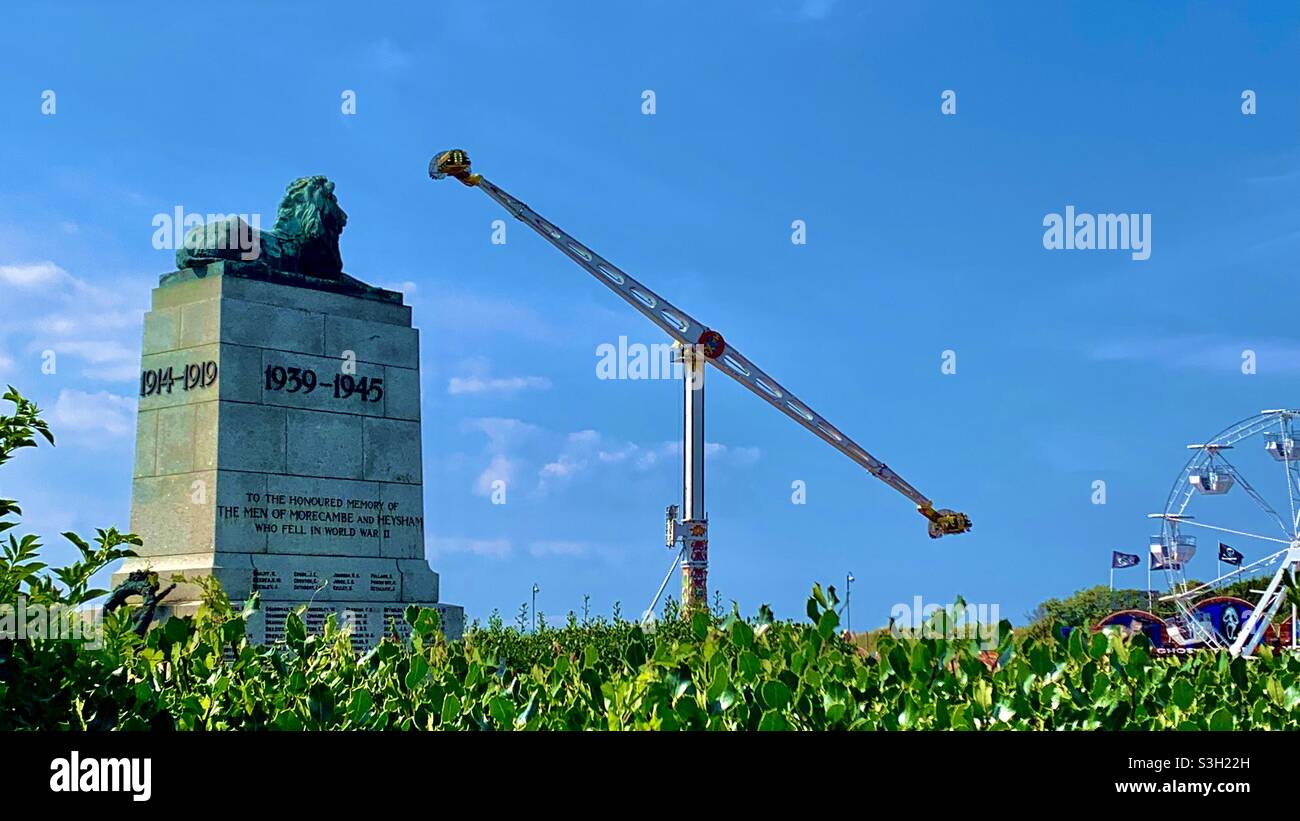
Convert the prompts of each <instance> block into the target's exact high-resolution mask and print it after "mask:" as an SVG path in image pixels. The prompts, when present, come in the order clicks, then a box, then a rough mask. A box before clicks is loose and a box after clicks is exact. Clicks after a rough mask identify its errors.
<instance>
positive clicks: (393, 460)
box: [362, 419, 423, 484]
mask: <svg viewBox="0 0 1300 821" xmlns="http://www.w3.org/2000/svg"><path fill="white" fill-rule="evenodd" d="M362 427H363V428H364V430H365V462H366V464H365V478H367V479H373V480H374V481H377V482H405V483H407V484H419V483H420V482H422V481H423V476H422V472H421V471H422V469H421V459H420V423H419V422H407V421H405V420H401V419H365V420H364V421H363V423H362Z"/></svg>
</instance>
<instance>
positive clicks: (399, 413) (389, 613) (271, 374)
mask: <svg viewBox="0 0 1300 821" xmlns="http://www.w3.org/2000/svg"><path fill="white" fill-rule="evenodd" d="M340 213H341V212H340ZM340 230H341V229H340ZM178 256H179V255H178ZM419 345H420V343H419V334H418V332H417V331H416V330H415V329H414V328H412V327H411V309H410V307H409V306H406V305H404V304H402V296H401V294H398V293H395V292H392V291H385V290H382V289H378V288H373V287H370V286H367V285H364V284H363V283H360V282H359V281H357V280H355V279H352V278H351V277H348V276H347V275H346V274H341V273H339V274H336V275H334V276H333V277H329V278H319V277H314V276H307V275H300V274H294V273H286V272H274V271H270V272H268V271H266V270H264V269H261V268H257V267H250V266H248V265H245V264H242V263H239V262H235V261H227V260H216V261H209V262H207V264H197V263H196V262H191V263H190V264H189V267H185V268H182V269H181V270H179V271H176V272H174V273H171V274H167V275H165V276H163V277H162V279H161V282H160V284H159V286H158V288H156V289H155V290H154V292H153V303H152V310H150V311H149V313H148V314H146V315H145V322H144V351H143V360H142V368H141V377H140V385H139V391H140V399H139V416H138V427H137V433H136V455H135V472H134V479H133V483H132V505H131V529H132V530H133V531H134V532H135V533H137V534H139V535H140V536H141V537H142V538H143V540H144V546H143V548H140V549H138V551H137V552H138V553H139V554H140V556H139V557H138V558H135V559H129V560H127V562H126V563H125V564H124V566H123V567H122V568H121V570H120V571H119V572H118V573H117V574H116V575H115V576H114V582H115V583H117V582H119V581H120V580H121V579H124V578H126V575H127V574H128V573H129V572H130V571H132V570H139V569H149V570H152V571H154V572H157V573H158V575H159V576H160V577H161V578H162V579H163V580H164V581H165V580H167V579H168V578H170V577H171V576H173V575H174V574H183V575H185V576H187V577H194V576H200V575H211V576H215V577H216V578H217V579H218V580H219V581H220V582H221V584H222V586H223V588H224V589H225V591H226V593H227V594H228V595H229V596H230V599H231V600H232V602H235V603H236V604H237V605H238V603H240V602H242V601H243V600H244V599H245V598H246V597H247V596H248V595H249V594H250V593H252V592H254V591H256V592H258V593H259V594H260V598H261V601H262V611H261V613H260V614H259V616H257V617H256V618H255V619H254V622H253V624H252V625H251V626H250V631H251V638H252V639H253V640H255V641H259V642H265V641H274V640H276V639H277V638H279V637H280V636H281V635H282V633H283V629H284V619H285V616H286V615H287V614H288V612H289V611H290V610H291V609H292V608H293V607H295V606H297V605H300V604H307V603H310V607H309V609H308V611H307V614H306V621H307V624H308V627H309V628H313V627H319V626H320V624H321V623H322V622H323V621H324V619H325V617H326V616H327V615H328V614H329V613H335V614H338V618H339V621H340V623H344V622H346V623H347V624H349V625H350V626H351V628H352V630H353V639H354V642H355V644H356V646H357V647H359V648H366V647H370V646H372V645H373V644H374V643H375V642H376V641H377V640H378V639H379V638H380V637H381V636H382V635H384V634H385V632H386V631H387V629H388V625H389V623H390V621H391V622H395V623H396V625H397V627H398V629H399V631H400V630H402V629H403V628H404V625H403V618H402V614H403V610H404V608H405V607H406V606H407V605H408V604H419V605H421V606H424V607H430V608H436V609H437V610H438V611H439V612H440V614H441V616H442V619H443V626H444V629H445V631H446V633H447V635H448V636H450V637H453V638H455V637H459V636H460V633H461V630H462V628H463V623H464V613H463V610H462V608H460V607H458V606H455V605H448V604H443V603H441V602H440V601H439V594H438V574H436V573H435V572H433V570H432V569H430V567H429V565H428V563H427V562H426V560H425V558H424V503H423V495H422V476H421V447H420V357H419ZM198 598H199V590H198V587H197V586H196V585H194V584H181V585H180V586H178V587H177V588H176V590H174V591H173V592H172V593H171V594H170V595H169V596H168V597H167V599H166V601H165V602H164V604H165V605H166V606H167V607H168V609H169V610H170V612H172V613H182V614H184V613H188V612H192V611H193V610H194V609H196V608H197V605H198Z"/></svg>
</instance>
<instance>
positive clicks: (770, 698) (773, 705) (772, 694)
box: [761, 681, 790, 710]
mask: <svg viewBox="0 0 1300 821" xmlns="http://www.w3.org/2000/svg"><path fill="white" fill-rule="evenodd" d="M761 692H762V696H763V703H764V704H765V705H767V706H768V707H769V708H770V709H773V710H780V709H783V708H785V706H786V705H787V704H789V703H790V688H789V687H786V686H785V683H784V682H781V681H768V682H764V683H763V687H762V689H761Z"/></svg>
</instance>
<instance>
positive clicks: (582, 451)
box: [538, 430, 761, 491]
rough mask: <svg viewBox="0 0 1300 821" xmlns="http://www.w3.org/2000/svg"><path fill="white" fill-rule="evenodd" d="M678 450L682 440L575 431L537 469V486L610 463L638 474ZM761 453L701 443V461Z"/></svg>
mask: <svg viewBox="0 0 1300 821" xmlns="http://www.w3.org/2000/svg"><path fill="white" fill-rule="evenodd" d="M681 452H682V443H681V442H661V443H659V444H658V445H639V444H637V443H635V442H619V441H611V440H609V439H608V438H607V437H605V436H603V435H602V434H601V433H600V432H599V431H594V430H581V431H575V432H574V433H570V434H569V435H568V437H567V438H566V439H565V443H564V446H563V448H562V449H561V451H560V453H559V455H557V456H556V457H555V458H554V459H552V460H551V461H549V462H546V463H545V464H543V465H542V467H541V470H540V471H538V479H539V482H538V486H539V489H540V490H543V491H545V490H547V489H548V488H549V487H551V486H552V485H554V484H556V483H557V482H560V481H565V480H569V479H572V478H574V477H576V476H578V475H580V474H583V473H586V472H588V471H591V470H596V469H599V468H603V467H607V466H613V465H628V466H629V467H631V469H632V470H633V471H635V472H637V473H645V472H647V471H650V470H653V469H654V468H656V467H658V466H659V465H660V464H662V463H664V462H666V461H676V460H677V459H680V457H681ZM760 456H761V451H760V450H759V449H758V448H756V447H734V446H728V445H724V444H721V443H720V442H705V443H704V460H705V462H707V463H719V464H721V463H725V464H729V465H735V466H748V465H752V464H754V463H755V462H757V461H758V459H759V457H760Z"/></svg>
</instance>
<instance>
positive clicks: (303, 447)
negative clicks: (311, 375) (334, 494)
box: [285, 410, 364, 479]
mask: <svg viewBox="0 0 1300 821" xmlns="http://www.w3.org/2000/svg"><path fill="white" fill-rule="evenodd" d="M285 414H286V415H287V419H288V429H289V435H288V444H287V455H288V458H287V461H286V469H285V472H287V473H290V474H293V475H297V476H324V477H330V478H334V479H360V478H362V456H361V448H362V439H361V434H362V421H363V419H364V417H361V416H354V415H353V414H350V413H326V412H325V411H310V410H287V411H285Z"/></svg>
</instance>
